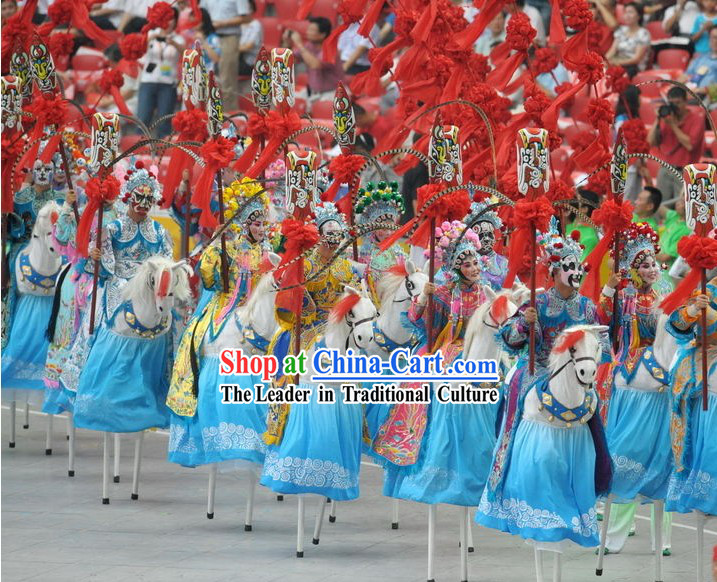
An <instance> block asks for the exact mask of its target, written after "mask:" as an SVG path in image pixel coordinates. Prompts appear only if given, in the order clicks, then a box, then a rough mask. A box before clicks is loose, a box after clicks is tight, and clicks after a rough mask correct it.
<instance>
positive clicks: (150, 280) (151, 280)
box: [149, 277, 154, 287]
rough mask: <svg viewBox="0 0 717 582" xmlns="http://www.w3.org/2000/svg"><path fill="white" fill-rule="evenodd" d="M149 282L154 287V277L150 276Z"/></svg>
mask: <svg viewBox="0 0 717 582" xmlns="http://www.w3.org/2000/svg"><path fill="white" fill-rule="evenodd" d="M149 284H150V285H152V286H153V287H154V277H150V278H149Z"/></svg>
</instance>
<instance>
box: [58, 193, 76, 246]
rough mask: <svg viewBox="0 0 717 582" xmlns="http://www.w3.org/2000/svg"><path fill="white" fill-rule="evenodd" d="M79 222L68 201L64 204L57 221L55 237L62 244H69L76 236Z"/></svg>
mask: <svg viewBox="0 0 717 582" xmlns="http://www.w3.org/2000/svg"><path fill="white" fill-rule="evenodd" d="M76 233H77V223H76V222H75V213H74V212H73V210H72V206H70V205H69V204H68V203H67V202H65V203H64V204H63V205H62V208H61V209H60V214H59V216H58V217H57V222H55V238H56V239H57V242H59V243H60V244H61V245H62V246H67V245H68V244H69V243H70V242H72V241H73V240H74V238H75V234H76Z"/></svg>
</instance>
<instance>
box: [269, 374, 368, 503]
mask: <svg viewBox="0 0 717 582" xmlns="http://www.w3.org/2000/svg"><path fill="white" fill-rule="evenodd" d="M300 388H312V389H313V390H312V395H311V401H310V402H308V403H306V404H292V405H291V410H290V412H289V419H288V420H287V423H286V426H285V428H284V434H283V437H282V439H281V442H280V443H279V444H278V445H271V446H270V447H269V448H268V450H267V452H266V460H265V461H264V469H263V471H262V476H261V481H260V483H261V484H262V485H265V486H266V487H269V488H270V489H272V490H273V491H276V492H277V493H286V494H296V493H316V494H318V495H324V496H326V497H330V498H331V499H335V500H336V501H349V500H351V499H356V498H357V497H358V496H359V470H360V468H361V447H362V442H363V422H364V412H363V406H362V405H360V404H345V403H344V402H343V394H342V393H341V392H340V391H338V390H336V402H334V403H333V404H325V403H322V404H319V403H318V401H317V390H316V386H312V385H309V384H301V385H300Z"/></svg>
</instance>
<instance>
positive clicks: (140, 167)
mask: <svg viewBox="0 0 717 582" xmlns="http://www.w3.org/2000/svg"><path fill="white" fill-rule="evenodd" d="M145 186H146V187H148V188H149V190H150V192H151V193H152V199H153V202H154V203H157V202H159V200H160V198H161V197H162V187H161V186H160V185H159V182H158V181H157V177H156V176H155V175H154V173H152V172H151V171H149V170H148V169H147V168H145V167H144V162H142V161H141V160H135V161H134V162H133V163H132V166H131V167H130V168H129V169H128V170H127V172H126V173H125V175H124V184H122V189H121V190H120V195H121V197H122V202H125V203H130V202H131V201H135V202H136V201H137V199H136V196H137V194H138V193H139V192H140V189H144V188H143V187H145ZM142 194H145V192H142Z"/></svg>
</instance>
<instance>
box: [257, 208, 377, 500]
mask: <svg viewBox="0 0 717 582" xmlns="http://www.w3.org/2000/svg"><path fill="white" fill-rule="evenodd" d="M316 226H317V227H318V229H319V235H320V237H321V245H322V246H324V247H328V248H330V249H335V248H338V246H339V244H340V243H341V240H342V238H343V236H344V233H345V231H346V223H345V221H344V219H343V216H342V215H341V214H340V213H339V212H338V211H337V210H336V208H335V206H334V205H333V204H332V203H324V204H323V205H322V206H319V207H317V209H316ZM331 228H334V230H331ZM324 266H325V265H324V262H323V260H322V258H321V255H320V254H319V251H318V250H316V251H314V252H313V253H312V254H311V255H310V256H309V257H308V258H306V259H305V260H304V281H305V284H304V286H305V289H306V290H305V293H304V298H303V306H302V311H301V324H302V327H301V331H302V334H301V349H302V350H305V351H306V352H307V353H309V351H310V350H311V349H312V348H313V347H314V346H315V344H316V342H317V341H319V337H320V334H321V333H322V332H323V331H324V328H325V325H326V324H327V321H328V316H329V312H330V311H331V309H332V308H333V307H334V306H335V305H336V303H337V302H338V300H339V299H340V297H341V295H342V294H343V293H344V288H345V287H346V286H347V285H349V286H351V287H354V288H356V289H358V288H359V281H358V278H357V276H356V273H355V272H354V271H353V270H352V267H351V264H350V263H349V261H348V260H346V259H343V258H339V259H337V260H336V261H335V262H334V263H333V264H332V265H331V266H329V267H328V268H327V269H324ZM276 317H277V320H278V321H279V326H280V330H279V331H278V332H277V333H276V335H275V336H274V338H273V339H272V341H271V345H270V346H269V353H270V354H274V355H275V356H276V357H277V358H278V360H279V362H280V367H281V362H282V361H283V357H284V356H285V355H286V354H289V353H293V350H294V339H293V338H294V329H295V328H294V314H293V313H292V312H290V311H288V310H283V309H277V313H276ZM308 357H309V358H310V357H311V356H308ZM277 378H278V380H279V382H280V383H283V384H286V382H287V381H288V382H293V378H291V377H287V376H283V377H282V376H277ZM299 387H300V388H310V387H311V388H313V389H312V397H311V401H310V402H308V403H306V404H301V405H295V406H289V405H288V404H282V405H271V406H270V407H269V415H268V418H267V432H266V434H265V437H264V438H265V440H266V442H267V444H268V445H269V447H268V449H267V452H266V460H265V461H264V469H263V472H262V476H261V481H260V483H261V484H262V485H265V486H266V487H269V488H270V489H272V490H273V491H276V492H277V493H287V494H292V493H316V494H319V495H325V496H327V497H330V498H331V499H335V500H337V501H346V500H349V499H355V498H357V497H358V495H359V469H360V461H361V450H362V443H363V436H364V426H365V421H364V413H363V407H362V406H357V405H355V404H345V403H344V402H343V399H342V398H341V394H340V393H339V394H337V395H336V401H335V402H334V403H333V404H319V403H318V401H317V392H318V391H317V390H316V389H315V387H312V385H310V384H307V383H304V382H302V383H301V384H300V386H299Z"/></svg>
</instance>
